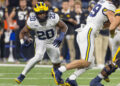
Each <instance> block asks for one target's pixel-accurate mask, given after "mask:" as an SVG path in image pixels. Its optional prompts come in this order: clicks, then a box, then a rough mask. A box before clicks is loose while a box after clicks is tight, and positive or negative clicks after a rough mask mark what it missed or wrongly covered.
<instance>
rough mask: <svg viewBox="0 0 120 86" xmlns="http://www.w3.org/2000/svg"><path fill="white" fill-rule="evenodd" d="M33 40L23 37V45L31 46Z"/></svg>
mask: <svg viewBox="0 0 120 86" xmlns="http://www.w3.org/2000/svg"><path fill="white" fill-rule="evenodd" d="M32 42H33V39H32V38H28V39H27V40H24V39H21V40H20V43H21V46H22V47H29V46H30V45H31V44H32Z"/></svg>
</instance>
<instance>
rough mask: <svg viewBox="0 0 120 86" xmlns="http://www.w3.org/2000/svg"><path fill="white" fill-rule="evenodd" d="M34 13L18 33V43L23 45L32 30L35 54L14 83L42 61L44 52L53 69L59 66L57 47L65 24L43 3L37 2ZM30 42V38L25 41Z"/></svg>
mask: <svg viewBox="0 0 120 86" xmlns="http://www.w3.org/2000/svg"><path fill="white" fill-rule="evenodd" d="M34 12H35V13H32V14H30V16H29V18H28V19H27V24H26V26H25V27H24V28H23V30H22V31H21V32H20V35H19V36H20V42H21V44H22V45H24V38H25V36H26V35H27V36H29V31H30V30H34V31H35V33H36V37H35V45H36V49H35V50H36V52H35V56H34V57H33V58H32V59H31V60H30V61H29V62H28V64H27V65H26V67H25V68H24V70H23V71H22V73H21V74H20V75H19V77H18V78H17V79H15V81H16V82H17V83H18V84H20V83H21V82H22V81H23V79H24V78H25V76H26V74H27V73H28V72H29V71H30V70H31V69H32V68H33V67H34V65H35V64H36V63H38V62H39V61H41V60H42V59H43V55H44V53H45V51H47V54H48V55H49V57H50V59H51V61H52V63H53V67H54V68H57V67H59V66H60V59H59V56H60V52H59V48H58V47H59V46H60V44H61V42H62V40H63V38H64V35H65V33H66V31H67V26H66V24H65V23H64V22H63V21H61V20H60V19H59V16H58V15H57V14H55V13H53V12H49V8H48V6H46V4H45V3H43V2H38V3H37V4H36V5H35V7H34ZM56 26H57V27H59V28H60V29H61V33H60V35H59V37H58V38H56V36H57V29H56ZM27 41H28V42H30V38H28V40H27Z"/></svg>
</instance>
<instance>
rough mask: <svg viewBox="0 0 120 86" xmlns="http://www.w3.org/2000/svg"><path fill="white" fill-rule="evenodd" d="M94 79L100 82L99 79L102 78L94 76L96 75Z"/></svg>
mask: <svg viewBox="0 0 120 86" xmlns="http://www.w3.org/2000/svg"><path fill="white" fill-rule="evenodd" d="M94 80H96V81H97V82H100V81H101V80H102V78H100V77H99V76H96V77H95V78H94Z"/></svg>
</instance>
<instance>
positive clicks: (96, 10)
mask: <svg viewBox="0 0 120 86" xmlns="http://www.w3.org/2000/svg"><path fill="white" fill-rule="evenodd" d="M101 7H102V6H101V5H100V4H96V5H95V7H94V8H93V9H92V11H91V12H90V14H89V16H91V17H95V16H96V14H97V13H98V11H99V10H100V8H101Z"/></svg>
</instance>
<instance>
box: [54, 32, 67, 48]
mask: <svg viewBox="0 0 120 86" xmlns="http://www.w3.org/2000/svg"><path fill="white" fill-rule="evenodd" d="M64 35H65V33H64V32H61V33H60V35H59V37H58V38H56V39H55V40H54V42H53V45H54V46H55V47H59V46H60V44H61V43H62V40H63V39H64Z"/></svg>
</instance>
